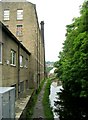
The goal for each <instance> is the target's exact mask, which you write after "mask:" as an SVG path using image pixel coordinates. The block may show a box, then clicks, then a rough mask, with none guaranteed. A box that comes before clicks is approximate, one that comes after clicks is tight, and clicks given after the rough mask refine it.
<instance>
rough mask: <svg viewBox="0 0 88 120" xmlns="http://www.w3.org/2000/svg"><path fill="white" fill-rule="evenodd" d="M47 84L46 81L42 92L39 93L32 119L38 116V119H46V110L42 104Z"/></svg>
mask: <svg viewBox="0 0 88 120" xmlns="http://www.w3.org/2000/svg"><path fill="white" fill-rule="evenodd" d="M45 86H46V82H45V83H44V85H43V87H42V90H41V92H40V93H39V95H38V98H37V102H36V105H35V107H34V112H33V115H32V119H35V118H37V119H38V120H42V119H43V120H45V115H44V110H43V105H42V99H43V95H44V89H45Z"/></svg>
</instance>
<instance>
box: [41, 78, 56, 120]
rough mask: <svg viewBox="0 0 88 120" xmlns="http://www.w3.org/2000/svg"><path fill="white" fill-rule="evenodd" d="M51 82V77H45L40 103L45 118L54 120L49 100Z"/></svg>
mask: <svg viewBox="0 0 88 120" xmlns="http://www.w3.org/2000/svg"><path fill="white" fill-rule="evenodd" d="M51 82H52V81H51V79H47V83H46V87H45V91H44V96H43V101H42V103H43V107H44V114H45V117H46V118H47V119H50V120H54V116H53V112H52V108H51V107H50V100H49V95H50V85H51Z"/></svg>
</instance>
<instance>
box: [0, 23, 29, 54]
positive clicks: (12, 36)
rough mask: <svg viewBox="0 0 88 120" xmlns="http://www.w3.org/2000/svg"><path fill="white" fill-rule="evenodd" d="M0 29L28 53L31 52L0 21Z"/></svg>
mask: <svg viewBox="0 0 88 120" xmlns="http://www.w3.org/2000/svg"><path fill="white" fill-rule="evenodd" d="M0 29H2V30H3V31H5V33H7V34H8V36H10V37H11V38H12V39H13V40H14V41H15V42H16V43H17V44H18V45H20V46H21V48H23V49H24V50H25V51H26V52H27V53H28V54H29V55H31V53H30V52H29V51H28V50H27V49H26V48H25V47H24V46H23V45H22V44H21V42H20V41H19V40H18V39H17V38H16V37H15V36H14V35H13V34H12V32H11V31H10V30H9V29H8V28H7V27H6V26H5V25H4V24H3V23H2V22H1V21H0Z"/></svg>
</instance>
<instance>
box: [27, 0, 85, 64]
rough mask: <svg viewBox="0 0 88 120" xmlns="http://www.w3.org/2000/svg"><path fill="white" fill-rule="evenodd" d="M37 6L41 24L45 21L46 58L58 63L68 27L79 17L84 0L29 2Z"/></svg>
mask: <svg viewBox="0 0 88 120" xmlns="http://www.w3.org/2000/svg"><path fill="white" fill-rule="evenodd" d="M28 1H29V2H32V3H34V4H36V9H37V15H38V21H39V23H40V22H41V21H42V20H43V21H44V23H45V24H44V27H45V29H44V30H45V31H44V35H45V58H46V61H54V62H55V61H57V60H58V56H59V52H60V51H62V47H63V42H64V40H65V33H66V25H68V24H70V23H71V22H72V19H73V18H74V17H78V16H79V6H80V5H82V3H83V2H84V0H28Z"/></svg>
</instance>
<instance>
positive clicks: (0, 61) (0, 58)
mask: <svg viewBox="0 0 88 120" xmlns="http://www.w3.org/2000/svg"><path fill="white" fill-rule="evenodd" d="M1 63H2V43H0V64H1Z"/></svg>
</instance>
